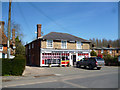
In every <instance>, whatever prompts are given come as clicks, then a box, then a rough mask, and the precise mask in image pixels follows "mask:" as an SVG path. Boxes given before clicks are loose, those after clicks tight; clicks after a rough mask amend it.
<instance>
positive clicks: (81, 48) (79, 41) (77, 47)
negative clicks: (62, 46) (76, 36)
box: [76, 41, 82, 49]
mask: <svg viewBox="0 0 120 90" xmlns="http://www.w3.org/2000/svg"><path fill="white" fill-rule="evenodd" d="M78 42H80V48H78V45H79V44H78ZM76 47H77V49H82V43H81V41H77V42H76Z"/></svg>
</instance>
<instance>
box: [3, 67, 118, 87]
mask: <svg viewBox="0 0 120 90" xmlns="http://www.w3.org/2000/svg"><path fill="white" fill-rule="evenodd" d="M44 70H48V71H49V73H50V72H51V73H50V74H51V75H50V76H45V77H39V76H38V77H34V78H31V79H23V80H16V81H10V82H3V88H118V68H117V67H104V68H102V69H101V70H87V69H83V68H74V67H67V68H66V67H64V68H60V67H53V68H44Z"/></svg>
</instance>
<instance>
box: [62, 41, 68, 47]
mask: <svg viewBox="0 0 120 90" xmlns="http://www.w3.org/2000/svg"><path fill="white" fill-rule="evenodd" d="M62 42H66V47H65V48H63V45H62ZM61 48H62V49H67V41H66V40H62V41H61Z"/></svg>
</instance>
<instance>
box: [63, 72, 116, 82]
mask: <svg viewBox="0 0 120 90" xmlns="http://www.w3.org/2000/svg"><path fill="white" fill-rule="evenodd" d="M115 73H117V72H112V73H104V74H103V73H102V74H98V75H97V74H96V75H89V76H81V77H80V76H78V75H76V76H74V78H73V76H70V77H68V78H65V79H63V80H72V79H78V78H87V77H88V78H89V77H94V76H101V75H107V74H115Z"/></svg>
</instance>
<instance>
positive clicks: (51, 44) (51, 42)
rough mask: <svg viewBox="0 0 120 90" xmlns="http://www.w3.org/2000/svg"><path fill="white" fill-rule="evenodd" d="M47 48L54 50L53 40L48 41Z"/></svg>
mask: <svg viewBox="0 0 120 90" xmlns="http://www.w3.org/2000/svg"><path fill="white" fill-rule="evenodd" d="M47 48H53V40H47Z"/></svg>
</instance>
